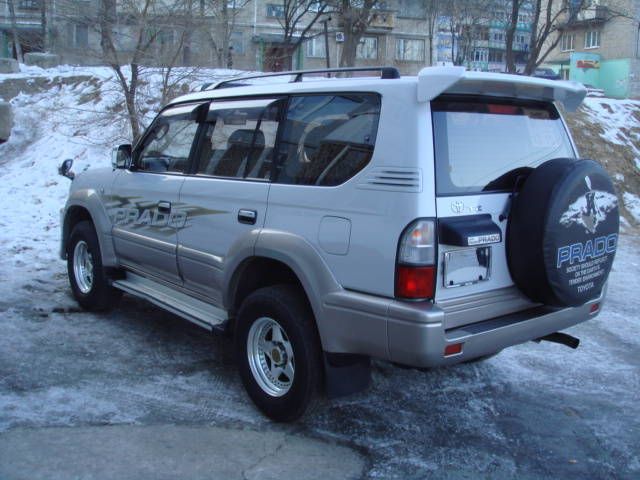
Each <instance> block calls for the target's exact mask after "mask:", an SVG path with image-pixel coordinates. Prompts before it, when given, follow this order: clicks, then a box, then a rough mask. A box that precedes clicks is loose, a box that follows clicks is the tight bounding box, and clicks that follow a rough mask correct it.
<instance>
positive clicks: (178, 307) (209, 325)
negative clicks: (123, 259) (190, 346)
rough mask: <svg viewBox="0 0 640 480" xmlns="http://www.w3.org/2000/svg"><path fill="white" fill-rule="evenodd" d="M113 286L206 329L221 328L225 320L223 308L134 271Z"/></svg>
mask: <svg viewBox="0 0 640 480" xmlns="http://www.w3.org/2000/svg"><path fill="white" fill-rule="evenodd" d="M113 286H114V287H116V288H118V289H120V290H123V291H124V292H127V293H130V294H132V295H134V296H136V297H140V298H143V299H145V300H148V301H150V302H151V303H154V304H156V305H158V306H159V307H162V308H164V309H165V310H168V311H169V312H171V313H175V314H176V315H179V316H180V317H182V318H184V319H186V320H189V321H190V322H193V323H195V324H196V325H199V326H201V327H204V328H206V329H207V330H213V329H214V328H222V327H223V325H224V322H225V321H226V320H227V314H226V312H225V311H224V310H222V309H220V308H217V307H214V306H213V305H210V304H208V303H205V302H203V301H201V300H198V299H196V298H193V297H191V296H189V295H187V294H184V293H182V292H177V291H175V290H173V289H172V288H169V287H166V286H165V285H162V284H160V283H158V282H154V281H153V280H149V279H148V278H145V277H142V276H140V275H136V274H134V273H127V276H126V278H124V279H122V280H115V281H114V282H113Z"/></svg>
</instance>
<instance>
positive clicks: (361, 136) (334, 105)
mask: <svg viewBox="0 0 640 480" xmlns="http://www.w3.org/2000/svg"><path fill="white" fill-rule="evenodd" d="M379 116H380V97H379V96H378V95H377V94H346V93H345V94H339V95H307V96H294V97H291V99H290V101H289V105H288V108H287V112H286V117H285V124H284V126H283V129H282V134H281V137H280V142H279V147H278V155H277V157H276V162H277V163H276V168H275V178H274V181H276V182H278V183H287V184H295V185H319V186H334V185H339V184H341V183H343V182H345V181H347V180H348V179H350V178H351V177H353V176H354V175H355V174H356V173H358V172H359V171H360V170H362V169H363V168H364V167H365V166H366V165H367V163H369V161H370V160H371V156H372V155H373V148H374V145H375V140H376V132H377V130H378V119H379Z"/></svg>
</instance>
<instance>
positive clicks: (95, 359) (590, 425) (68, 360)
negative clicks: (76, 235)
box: [0, 237, 640, 479]
mask: <svg viewBox="0 0 640 480" xmlns="http://www.w3.org/2000/svg"><path fill="white" fill-rule="evenodd" d="M639 247H640V241H639V240H638V239H637V238H635V237H634V238H631V237H624V238H623V240H622V243H621V250H620V251H619V253H618V257H617V259H616V263H615V265H614V271H613V273H612V276H611V281H610V289H609V297H608V302H607V304H606V306H605V308H604V311H603V312H602V314H601V315H600V316H599V317H597V318H596V319H593V320H591V321H589V322H586V323H584V324H582V325H579V326H577V327H574V328H573V329H571V331H570V333H572V334H573V335H575V336H578V337H580V338H581V340H582V344H581V346H580V348H579V349H578V350H576V351H573V350H570V349H568V348H566V347H563V346H560V345H555V344H548V343H542V344H534V343H528V344H524V345H520V346H517V347H514V348H511V349H508V350H505V351H504V352H502V353H501V354H500V355H498V356H496V357H494V358H492V359H489V360H487V361H485V362H482V363H478V364H470V365H461V366H456V367H451V368H446V369H438V370H432V371H428V372H422V371H417V370H411V369H409V370H407V369H401V368H398V367H395V366H393V365H390V364H388V363H383V362H376V363H375V364H374V373H373V385H372V386H371V388H370V389H369V390H368V391H367V392H364V393H362V394H358V395H355V396H352V397H348V398H345V399H341V400H338V401H334V402H326V403H324V404H323V405H322V406H321V407H320V409H319V410H318V411H317V412H316V413H315V415H314V416H313V417H310V418H306V419H305V420H304V421H302V422H300V423H298V424H295V425H289V426H282V425H274V424H271V423H270V422H268V421H267V420H265V419H264V418H263V417H262V416H261V415H260V414H259V413H258V412H257V411H256V410H255V409H254V408H253V406H252V405H251V403H250V402H249V400H248V398H247V396H246V395H245V393H244V391H243V389H242V386H241V384H240V381H239V379H238V376H237V374H236V371H235V366H234V362H233V355H232V350H231V346H230V344H229V342H228V339H226V338H224V337H216V336H213V337H212V336H209V335H208V334H206V333H204V332H203V331H201V330H200V329H198V328H197V327H195V326H192V325H190V324H188V323H185V322H184V321H182V320H180V319H179V318H177V317H175V316H173V315H170V314H168V313H165V312H163V311H161V310H159V309H157V308H155V307H153V306H151V305H149V304H147V303H145V302H142V301H138V300H135V299H132V298H131V297H125V299H124V301H123V302H122V303H121V304H120V305H119V306H118V307H117V308H116V309H115V310H113V311H112V312H110V313H108V314H102V315H94V314H88V313H84V312H80V311H79V310H78V309H77V308H76V307H75V304H74V302H73V300H72V299H71V298H70V296H69V293H68V288H67V284H66V274H65V270H64V266H63V264H62V263H61V262H55V261H53V260H52V261H51V262H46V261H42V262H40V263H38V264H35V265H29V264H26V263H25V262H24V261H22V260H19V259H18V260H16V258H18V257H19V256H17V257H11V256H6V257H5V258H4V259H2V260H0V284H1V285H2V288H1V289H0V293H2V297H1V300H0V312H1V315H0V478H3V479H5V478H55V474H56V472H57V473H58V474H59V478H68V477H69V476H79V478H82V477H83V475H86V472H88V471H93V472H94V473H96V476H95V477H91V478H124V477H122V476H121V475H118V474H117V473H118V472H120V473H122V470H114V469H115V467H116V466H117V465H118V464H119V463H122V464H124V465H129V466H130V467H131V468H137V467H140V469H139V470H135V469H134V470H127V471H129V472H130V473H131V472H133V473H137V474H138V478H154V477H156V478H163V477H162V476H163V475H165V474H166V475H168V477H166V478H170V477H171V475H169V474H170V473H171V472H179V471H183V472H184V471H185V470H181V469H184V468H187V467H186V465H191V466H192V468H195V467H194V465H195V466H198V467H202V469H201V470H198V472H200V473H199V474H198V475H200V474H202V475H200V476H198V475H195V474H194V476H193V477H191V478H206V477H207V475H208V473H209V472H218V473H219V472H222V471H223V470H216V468H222V467H221V465H222V463H224V462H223V460H224V459H227V460H228V459H229V458H234V457H232V456H231V457H230V455H232V453H231V452H236V453H237V454H238V455H239V457H238V460H237V472H238V473H242V472H245V469H246V468H250V467H251V466H253V465H254V463H252V460H254V459H255V460H256V462H257V461H259V460H260V459H262V458H263V457H264V456H265V455H272V454H273V452H275V450H269V448H267V447H264V446H262V447H260V448H258V447H256V448H248V447H247V445H249V446H252V442H257V443H256V445H257V444H260V445H263V444H266V443H269V442H276V444H277V445H278V450H277V451H278V452H280V453H279V454H282V456H280V457H277V458H276V459H275V460H274V461H273V462H271V463H269V464H268V465H267V466H266V467H265V469H263V470H260V469H259V470H257V471H256V470H251V471H250V472H253V473H252V475H253V476H252V475H245V477H246V478H249V477H251V478H275V476H278V474H279V475H280V478H290V477H288V476H282V474H283V473H285V472H288V473H291V470H290V469H291V468H293V469H294V471H299V472H300V478H302V474H303V473H304V474H305V475H307V476H309V478H314V477H315V478H320V477H323V478H339V476H343V477H345V478H359V477H362V478H398V479H408V478H452V479H453V478H455V479H458V478H469V479H471V478H473V479H476V478H501V479H503V478H518V479H523V478H525V479H527V478H545V477H546V478H549V477H552V478H564V479H566V478H589V479H598V478H603V479H604V478H606V479H611V478H620V479H632V478H633V479H637V478H640V349H639V346H640V340H639V338H640V335H639V334H640V318H639V317H640V296H639V295H638V294H637V288H638V272H639V270H640V268H639V267H640V248H639ZM238 432H248V433H247V434H246V435H247V436H246V438H245V437H242V436H241V437H239V438H236V437H237V434H238ZM238 435H244V434H243V433H241V434H238ZM232 437H233V438H236V439H235V440H234V442H237V444H238V445H239V446H238V448H242V452H244V453H243V454H241V453H239V452H237V451H236V450H234V449H233V448H230V447H228V446H227V447H225V445H226V443H225V442H224V441H222V442H221V439H225V438H232ZM193 438H201V439H203V440H202V442H194V441H193ZM83 439H84V440H83ZM118 439H120V440H118ZM145 439H146V440H145ZM243 439H244V440H243ZM122 442H124V443H122ZM260 442H262V443H260ZM192 444H193V445H195V444H197V445H198V449H197V450H195V453H194V450H193V449H192V448H190V445H192ZM123 445H128V447H127V448H124V447H123ZM154 445H155V446H156V447H157V448H156V447H154ZM202 445H206V448H203V447H202ZM229 445H235V444H234V443H233V442H231V443H229ZM142 446H146V447H145V448H142ZM194 448H195V447H194ZM296 449H298V450H296ZM118 452H122V454H120V453H118ZM87 455H89V456H91V458H100V459H101V461H97V462H94V463H92V462H89V463H85V464H83V465H85V467H86V468H85V469H84V470H83V469H82V465H80V464H78V461H77V458H80V457H82V456H84V457H85V458H87ZM61 458H66V459H68V460H69V461H70V462H72V463H73V462H74V458H75V459H76V460H75V462H76V465H77V466H78V468H79V469H80V470H68V469H67V470H65V469H64V468H63V465H62V464H63V463H64V464H68V463H69V462H62V463H61V462H60V459H61ZM104 458H108V459H113V461H111V462H106V461H103V460H104ZM212 458H213V459H222V460H220V462H215V461H212ZM310 458H313V459H315V460H314V462H312V463H309V462H308V459H310ZM155 459H160V460H162V461H160V460H158V461H157V462H156V461H155ZM301 460H304V461H302V462H300V461H301ZM127 462H128V463H127ZM181 462H182V463H181ZM221 462H222V463H221ZM296 462H300V463H296ZM110 465H111V467H112V468H111V469H110V467H109V466H110ZM141 465H144V469H142V467H141ZM167 465H169V466H167ZM224 465H227V466H228V462H227V463H224ZM232 465H236V464H234V463H232ZM336 465H339V466H341V468H340V469H338V471H340V472H341V473H340V475H338V474H337V473H336V472H337V471H336V469H335V466H336ZM120 466H122V465H120ZM205 467H206V468H205ZM267 467H268V468H267ZM154 468H156V470H155V471H154ZM171 468H175V469H176V470H171ZM38 469H39V470H38ZM43 469H44V470H43ZM208 469H210V470H208ZM298 469H299V470H298ZM232 470H233V468H232ZM43 471H44V472H45V474H44V476H42V477H38V475H40V473H42V472H43ZM20 472H22V474H23V477H20V475H19V474H20ZM83 472H84V473H83ZM189 472H191V473H193V470H189ZM256 472H257V474H256ZM269 472H271V473H269ZM273 472H275V474H274V473H273ZM133 473H132V477H131V478H134V477H133ZM316 474H317V475H316ZM271 475H275V476H271ZM212 476H214V475H213V474H212ZM182 478H190V477H189V476H188V475H186V476H182ZM219 478H222V477H219Z"/></svg>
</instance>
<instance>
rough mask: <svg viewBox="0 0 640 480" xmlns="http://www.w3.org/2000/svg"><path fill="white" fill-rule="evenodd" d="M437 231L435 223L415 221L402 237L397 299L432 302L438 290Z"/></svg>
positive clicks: (397, 266)
mask: <svg viewBox="0 0 640 480" xmlns="http://www.w3.org/2000/svg"><path fill="white" fill-rule="evenodd" d="M436 273H437V269H436V231H435V222H434V221H433V220H416V221H415V222H413V223H411V224H410V225H409V226H408V227H407V228H406V229H405V230H404V232H403V233H402V236H401V237H400V245H399V248H398V258H397V265H396V288H395V296H396V297H397V298H406V299H412V300H417V299H420V300H431V299H433V297H434V294H435V288H436Z"/></svg>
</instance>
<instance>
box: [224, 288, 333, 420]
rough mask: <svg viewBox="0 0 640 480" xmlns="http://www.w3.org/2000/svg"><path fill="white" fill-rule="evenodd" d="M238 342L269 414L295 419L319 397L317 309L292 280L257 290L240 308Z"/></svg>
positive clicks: (250, 388)
mask: <svg viewBox="0 0 640 480" xmlns="http://www.w3.org/2000/svg"><path fill="white" fill-rule="evenodd" d="M235 347H236V355H237V362H238V367H239V369H240V377H241V378H242V383H243V384H244V386H245V388H246V390H247V393H248V394H249V397H251V400H253V402H254V403H255V404H256V406H257V407H258V408H259V409H260V410H261V411H262V412H263V413H264V414H265V415H267V416H268V417H269V418H271V419H273V420H275V421H278V422H289V421H293V420H296V419H298V418H300V417H301V416H302V415H303V414H304V413H305V411H307V409H308V408H309V407H310V405H311V404H313V403H315V401H316V399H317V397H318V395H319V393H320V390H321V385H322V352H321V348H320V340H319V338H318V334H317V332H316V327H315V323H314V319H313V313H312V311H311V309H310V308H309V305H308V304H307V302H306V300H305V298H304V294H303V293H302V292H300V290H299V289H297V288H295V287H294V286H291V285H276V286H273V287H266V288H261V289H259V290H256V291H255V292H253V293H252V294H251V295H249V296H248V297H247V298H246V299H245V300H244V302H243V303H242V306H241V307H240V311H239V312H238V318H237V325H236V330H235Z"/></svg>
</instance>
